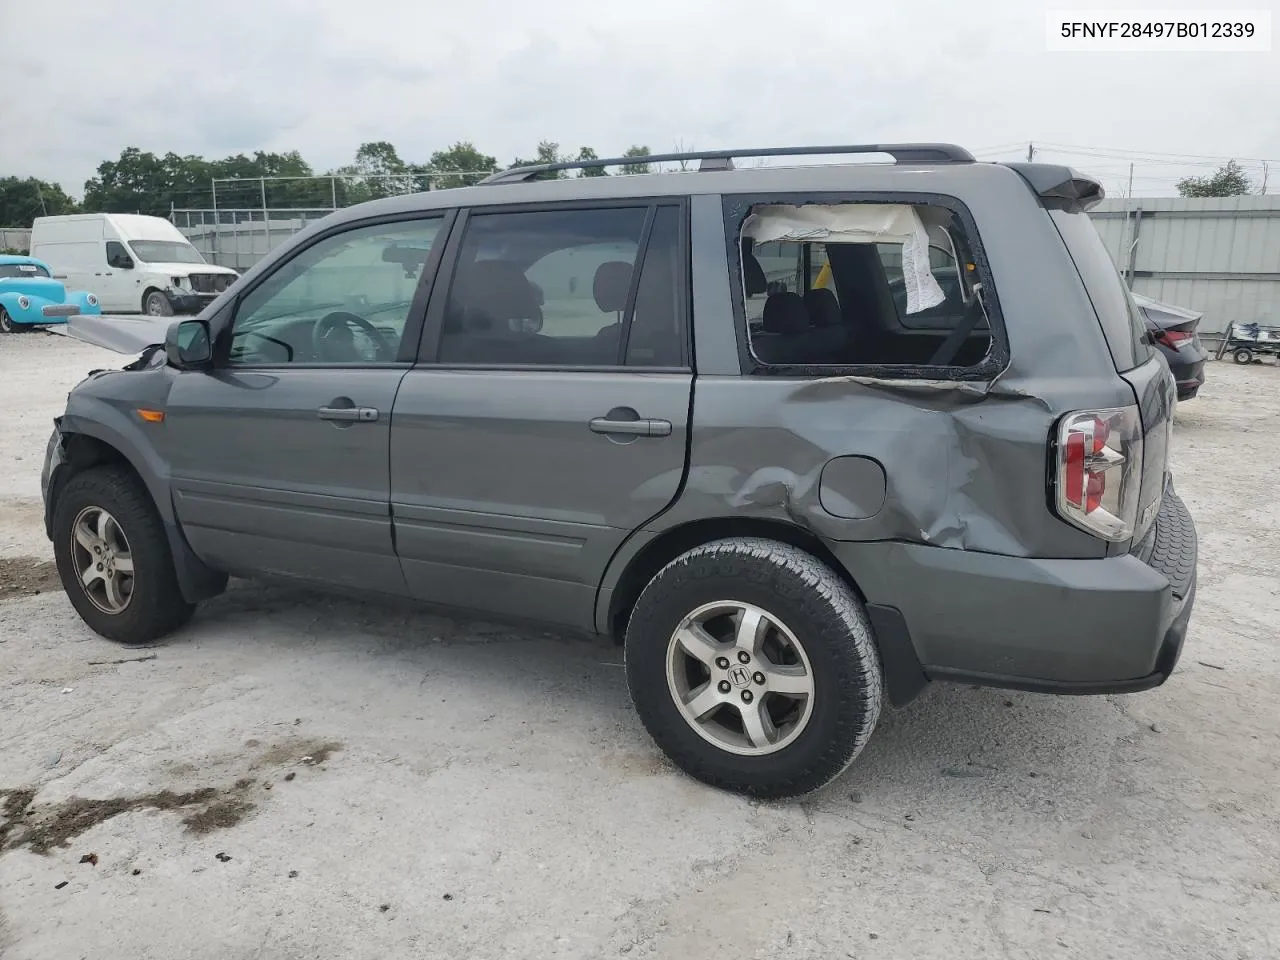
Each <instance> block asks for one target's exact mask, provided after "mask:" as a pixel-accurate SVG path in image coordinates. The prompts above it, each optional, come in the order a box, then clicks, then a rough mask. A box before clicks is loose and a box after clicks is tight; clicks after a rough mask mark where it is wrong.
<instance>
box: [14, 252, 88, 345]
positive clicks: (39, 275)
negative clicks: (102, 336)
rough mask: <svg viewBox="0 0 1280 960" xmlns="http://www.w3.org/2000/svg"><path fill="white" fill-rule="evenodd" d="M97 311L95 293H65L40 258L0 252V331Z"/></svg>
mask: <svg viewBox="0 0 1280 960" xmlns="http://www.w3.org/2000/svg"><path fill="white" fill-rule="evenodd" d="M100 313H102V307H101V306H99V304H98V298H97V297H95V296H94V295H93V294H92V293H86V292H84V291H83V290H78V291H75V292H73V293H68V292H67V288H66V287H64V286H63V285H62V284H61V283H59V282H58V281H57V280H55V279H53V271H52V270H50V269H49V265H48V264H47V263H45V262H44V261H43V260H37V259H35V257H16V256H9V255H0V333H16V332H18V331H20V330H27V329H30V328H31V327H33V326H36V325H43V324H48V323H66V322H67V317H75V316H81V315H90V316H92V315H95V314H100Z"/></svg>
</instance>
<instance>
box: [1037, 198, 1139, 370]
mask: <svg viewBox="0 0 1280 960" xmlns="http://www.w3.org/2000/svg"><path fill="white" fill-rule="evenodd" d="M1049 215H1050V216H1051V217H1052V218H1053V223H1054V225H1055V226H1056V227H1057V228H1058V233H1059V234H1061V236H1062V242H1063V243H1065V244H1066V245H1067V250H1068V252H1069V253H1070V254H1071V259H1072V260H1074V261H1075V265H1076V271H1077V272H1078V273H1079V274H1080V279H1081V281H1082V282H1083V283H1084V288H1085V291H1086V292H1087V293H1088V294H1089V300H1090V301H1091V302H1092V303H1093V309H1094V312H1095V313H1097V315H1098V321H1099V322H1100V323H1101V324H1102V333H1103V336H1105V337H1106V340H1107V346H1108V347H1109V348H1110V349H1111V359H1112V360H1114V361H1115V365H1116V370H1118V371H1119V372H1121V373H1124V372H1125V371H1126V370H1132V369H1133V368H1134V367H1137V366H1141V365H1142V364H1144V363H1146V362H1147V360H1149V359H1151V346H1150V344H1148V343H1147V339H1146V333H1147V331H1146V325H1145V324H1144V323H1143V322H1142V317H1141V315H1140V314H1139V312H1138V308H1137V306H1136V305H1135V304H1134V302H1133V298H1132V297H1131V296H1130V295H1129V288H1128V287H1126V286H1125V284H1124V281H1123V280H1121V279H1120V274H1119V272H1118V271H1117V270H1116V266H1115V264H1114V263H1113V262H1112V261H1111V257H1110V255H1108V253H1107V248H1106V246H1105V245H1104V244H1103V242H1102V238H1101V237H1100V236H1098V231H1097V229H1096V228H1095V227H1094V225H1093V221H1092V220H1090V219H1089V217H1088V215H1087V214H1084V213H1067V212H1066V211H1065V210H1051V211H1050V212H1049Z"/></svg>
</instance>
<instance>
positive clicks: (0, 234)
mask: <svg viewBox="0 0 1280 960" xmlns="http://www.w3.org/2000/svg"><path fill="white" fill-rule="evenodd" d="M30 249H31V231H30V230H24V229H21V228H19V227H0V250H17V251H19V252H21V253H26V252H27V251H28V250H30Z"/></svg>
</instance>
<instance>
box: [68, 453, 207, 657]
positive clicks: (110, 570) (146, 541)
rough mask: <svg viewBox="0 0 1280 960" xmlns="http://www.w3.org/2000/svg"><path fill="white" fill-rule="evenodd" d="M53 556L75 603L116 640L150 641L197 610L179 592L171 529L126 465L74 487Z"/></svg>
mask: <svg viewBox="0 0 1280 960" xmlns="http://www.w3.org/2000/svg"><path fill="white" fill-rule="evenodd" d="M53 551H54V557H55V559H56V560H57V565H58V574H59V576H60V578H61V580H62V586H63V589H65V590H66V592H67V598H68V599H69V600H70V601H71V605H72V606H73V607H75V609H76V612H77V613H79V614H80V617H81V619H82V620H84V622H85V623H86V624H88V625H89V627H90V628H91V629H92V630H93V631H94V632H95V633H98V634H100V635H102V636H104V637H106V638H108V639H109V640H118V641H120V642H121V643H147V642H149V641H151V640H155V639H158V638H159V637H163V636H164V635H165V634H167V633H171V632H172V631H174V630H176V629H178V627H180V626H182V625H183V624H184V623H186V622H187V621H188V620H189V619H190V618H191V614H192V612H193V611H194V610H195V606H194V604H190V603H187V601H186V600H184V599H183V597H182V590H181V588H180V587H179V586H178V577H177V574H176V573H175V571H174V567H173V556H172V554H171V553H170V551H169V540H168V538H167V537H166V535H165V531H164V523H163V521H161V519H160V515H159V514H158V513H157V512H156V508H155V505H154V504H153V503H152V502H151V497H150V495H149V494H148V493H147V491H146V489H145V488H144V487H143V486H142V483H141V481H139V480H138V479H137V477H136V476H135V475H134V474H133V473H132V472H131V471H129V470H128V469H126V468H124V467H119V466H102V467H94V468H92V469H90V470H86V471H84V472H83V473H78V474H76V475H75V476H74V477H72V478H71V479H70V480H69V481H68V482H67V485H66V487H65V488H63V490H62V493H61V494H60V496H59V497H58V501H57V505H56V507H55V509H54V514H53Z"/></svg>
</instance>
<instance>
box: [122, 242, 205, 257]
mask: <svg viewBox="0 0 1280 960" xmlns="http://www.w3.org/2000/svg"><path fill="white" fill-rule="evenodd" d="M129 246H130V247H132V248H133V255H134V256H135V257H137V258H138V259H139V260H141V261H142V262H143V263H204V262H205V259H204V257H202V256H200V251H199V250H197V249H196V248H195V247H193V246H192V245H191V244H189V243H182V242H179V241H177V240H130V241H129Z"/></svg>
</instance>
